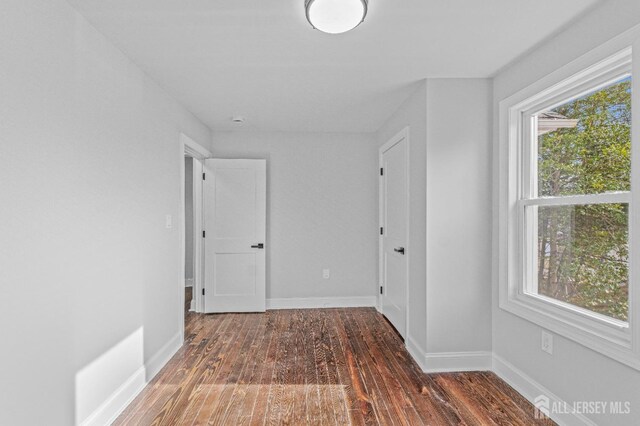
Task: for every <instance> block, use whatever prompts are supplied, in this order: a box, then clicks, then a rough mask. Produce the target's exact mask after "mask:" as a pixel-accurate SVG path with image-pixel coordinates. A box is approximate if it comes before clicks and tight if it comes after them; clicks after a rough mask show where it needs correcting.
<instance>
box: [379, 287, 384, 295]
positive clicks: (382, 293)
mask: <svg viewBox="0 0 640 426" xmlns="http://www.w3.org/2000/svg"><path fill="white" fill-rule="evenodd" d="M382 289H383V287H382V286H380V294H384V293H383V292H382Z"/></svg>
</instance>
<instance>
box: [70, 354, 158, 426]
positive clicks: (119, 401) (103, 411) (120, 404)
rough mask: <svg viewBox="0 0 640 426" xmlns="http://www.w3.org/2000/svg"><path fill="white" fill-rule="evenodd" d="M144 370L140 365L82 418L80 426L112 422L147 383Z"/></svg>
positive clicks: (98, 425)
mask: <svg viewBox="0 0 640 426" xmlns="http://www.w3.org/2000/svg"><path fill="white" fill-rule="evenodd" d="M145 377H146V371H145V368H144V366H142V367H140V368H139V369H138V370H137V371H136V372H135V373H133V374H132V375H131V377H129V378H128V379H127V380H126V381H125V382H124V383H123V384H122V385H120V387H119V388H118V389H116V390H115V392H113V393H112V394H111V396H110V397H109V398H107V400H106V401H105V402H103V403H102V404H101V405H100V406H99V407H98V408H97V409H96V410H95V411H94V412H93V413H91V415H90V416H89V417H87V418H86V419H84V421H82V423H80V425H81V426H104V425H110V424H111V423H113V422H114V421H115V420H116V418H117V417H118V416H119V415H120V413H122V411H123V410H124V409H125V408H126V407H127V405H129V404H130V403H131V401H133V400H134V399H135V397H136V396H137V395H138V394H139V393H140V392H141V391H142V389H144V387H145V386H146V385H147V380H146V378H145Z"/></svg>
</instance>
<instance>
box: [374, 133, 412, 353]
mask: <svg viewBox="0 0 640 426" xmlns="http://www.w3.org/2000/svg"><path fill="white" fill-rule="evenodd" d="M409 135H410V127H409V126H407V127H405V128H403V129H402V130H400V131H399V132H398V133H397V134H396V135H394V136H393V137H392V138H390V139H389V140H388V141H387V142H386V143H385V144H384V145H382V146H381V147H380V148H378V166H379V167H380V169H382V168H383V167H384V159H383V154H384V152H385V151H387V150H389V149H390V148H391V147H392V146H394V145H395V144H397V143H398V142H400V141H401V140H403V139H404V140H405V141H406V144H407V145H406V150H405V157H404V164H405V185H406V197H407V198H406V203H407V205H406V216H407V217H406V221H407V231H406V236H405V251H406V252H407V255H406V256H407V257H406V259H407V270H406V277H407V279H406V282H405V295H406V300H405V303H406V313H405V334H406V336H404V338H405V340H407V339H408V338H409V300H410V297H409V280H410V276H411V275H410V270H411V268H410V267H409V266H410V263H411V260H410V259H411V243H410V241H409V236H410V235H411V222H410V221H409V219H410V218H411V202H410V200H411V198H410V194H411V190H410V186H409V185H410V182H411V179H410V176H411V173H410V161H409V159H410V155H409V152H410V148H411V141H410V138H409ZM378 223H379V227H380V228H381V227H383V226H384V176H382V174H380V173H378ZM383 244H384V235H381V234H380V232H378V281H379V284H378V288H377V289H376V293H377V299H378V306H377V309H378V312H380V313H382V314H383V315H384V312H383V310H382V294H380V287H386V284H385V283H383V282H382V280H383V276H384V246H383ZM385 291H386V290H385Z"/></svg>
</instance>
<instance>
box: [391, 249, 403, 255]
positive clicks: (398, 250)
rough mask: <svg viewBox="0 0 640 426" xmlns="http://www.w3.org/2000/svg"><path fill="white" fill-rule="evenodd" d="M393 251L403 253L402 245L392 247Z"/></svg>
mask: <svg viewBox="0 0 640 426" xmlns="http://www.w3.org/2000/svg"><path fill="white" fill-rule="evenodd" d="M393 251H395V252H396V253H400V254H404V247H398V248H394V249H393Z"/></svg>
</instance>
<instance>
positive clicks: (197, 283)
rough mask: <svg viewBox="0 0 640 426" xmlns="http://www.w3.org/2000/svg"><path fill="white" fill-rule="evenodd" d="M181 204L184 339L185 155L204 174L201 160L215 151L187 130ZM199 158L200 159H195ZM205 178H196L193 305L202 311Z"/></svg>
mask: <svg viewBox="0 0 640 426" xmlns="http://www.w3.org/2000/svg"><path fill="white" fill-rule="evenodd" d="M179 145H180V157H179V158H180V208H179V209H178V211H179V214H178V218H179V219H178V232H179V235H180V297H179V298H178V300H179V301H180V311H179V312H180V341H184V288H185V284H184V274H185V265H184V260H185V255H186V235H185V226H186V217H185V213H184V212H185V199H186V197H185V193H186V190H185V178H186V176H185V175H186V171H185V165H184V159H185V157H192V158H193V159H194V162H193V170H194V175H195V176H198V173H200V175H201V174H202V161H204V160H205V159H207V158H211V157H212V154H211V152H209V150H208V149H206V148H204V147H203V146H202V145H200V144H198V143H197V142H196V141H194V140H193V139H191V138H190V137H189V136H187V135H185V134H184V133H180V144H179ZM195 160H197V161H195ZM202 188H203V185H202V179H194V181H193V242H194V247H193V261H194V262H193V263H194V264H193V300H192V302H191V309H193V310H194V311H195V312H202V311H203V310H204V309H203V304H204V300H203V298H202V286H203V285H204V279H203V278H204V261H203V260H204V259H203V256H204V242H203V239H202V238H201V236H202V234H201V233H202V223H203V217H202V213H203V209H202V201H203V200H202Z"/></svg>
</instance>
